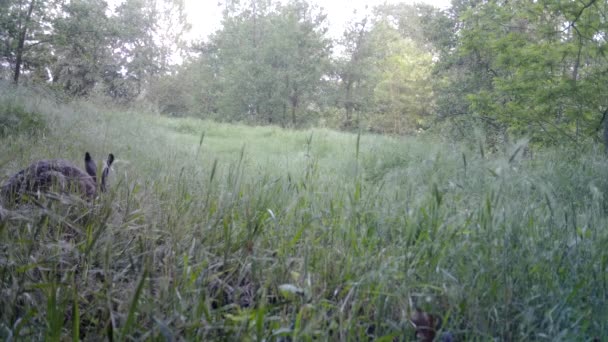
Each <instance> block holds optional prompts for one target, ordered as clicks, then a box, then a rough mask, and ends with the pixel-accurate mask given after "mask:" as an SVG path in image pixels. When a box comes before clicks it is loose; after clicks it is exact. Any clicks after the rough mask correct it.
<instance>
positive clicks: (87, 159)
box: [84, 152, 97, 181]
mask: <svg viewBox="0 0 608 342" xmlns="http://www.w3.org/2000/svg"><path fill="white" fill-rule="evenodd" d="M84 168H85V169H86V170H87V173H88V174H89V176H91V177H93V179H94V180H95V181H97V165H95V161H93V158H91V155H90V154H89V152H86V153H85V154H84Z"/></svg>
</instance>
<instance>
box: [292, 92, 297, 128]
mask: <svg viewBox="0 0 608 342" xmlns="http://www.w3.org/2000/svg"><path fill="white" fill-rule="evenodd" d="M297 107H298V98H297V97H293V98H292V99H291V124H292V125H293V127H294V128H295V127H296V108H297Z"/></svg>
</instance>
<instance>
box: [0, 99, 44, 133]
mask: <svg viewBox="0 0 608 342" xmlns="http://www.w3.org/2000/svg"><path fill="white" fill-rule="evenodd" d="M45 128H46V122H45V121H44V118H43V117H42V115H41V114H39V113H36V112H29V111H27V110H26V109H25V108H24V107H23V106H22V105H19V104H16V103H13V102H5V103H0V138H5V137H8V136H11V135H19V134H22V133H26V134H31V135H33V134H35V133H38V132H40V131H44V130H45Z"/></svg>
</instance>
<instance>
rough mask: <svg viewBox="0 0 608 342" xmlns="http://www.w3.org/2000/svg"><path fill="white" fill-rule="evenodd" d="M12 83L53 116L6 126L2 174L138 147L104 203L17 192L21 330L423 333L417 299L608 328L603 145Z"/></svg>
mask: <svg viewBox="0 0 608 342" xmlns="http://www.w3.org/2000/svg"><path fill="white" fill-rule="evenodd" d="M5 90H6V89H4V88H3V89H2V98H0V101H5V102H6V101H11V103H17V104H19V105H20V106H21V107H22V108H24V110H26V111H28V112H31V113H39V114H40V115H42V117H44V118H45V127H46V129H45V131H44V134H39V135H37V136H36V137H31V135H28V134H25V133H24V134H18V135H17V136H11V137H10V138H2V139H1V140H0V181H4V180H6V179H7V178H8V177H9V176H10V174H11V173H13V172H16V171H18V170H19V169H20V168H23V167H25V166H26V165H28V164H29V163H30V162H31V161H32V160H34V159H38V158H48V157H54V158H56V157H60V158H66V159H71V160H73V161H75V162H77V163H78V164H80V163H82V159H83V155H84V151H89V152H91V153H92V154H93V155H94V156H96V157H98V158H102V157H103V156H105V155H107V153H108V152H112V153H114V154H115V155H116V157H117V159H118V160H117V161H116V162H115V165H114V174H113V176H112V179H111V183H112V186H111V191H110V192H109V193H107V194H105V196H103V197H102V198H100V199H98V200H97V201H96V202H95V203H93V204H91V205H87V204H83V203H79V202H78V201H66V200H64V201H56V200H52V199H45V198H44V197H43V198H41V199H40V200H39V201H38V203H37V204H36V205H26V206H20V207H13V206H7V205H6V204H4V206H5V211H6V213H5V215H4V217H3V218H2V221H0V306H1V307H2V308H3V310H0V337H1V338H2V339H26V340H30V339H45V338H46V339H50V340H59V339H61V340H65V339H68V338H70V337H71V338H75V339H78V338H81V339H89V340H98V339H102V338H108V337H109V336H112V337H113V338H116V339H128V340H132V339H136V340H140V339H155V340H156V339H158V340H161V339H169V340H173V339H177V340H179V339H186V340H214V339H222V340H277V341H278V340H282V341H284V340H288V339H293V340H310V339H314V338H320V339H321V340H327V339H329V340H363V339H368V338H372V339H381V340H388V341H390V340H393V339H396V340H412V339H414V328H413V327H412V325H411V324H410V322H409V318H410V314H411V312H412V311H413V306H416V307H419V308H421V309H422V310H424V311H426V312H431V313H434V314H436V315H439V316H441V317H442V322H443V323H442V329H443V331H445V332H448V331H449V333H450V334H451V335H452V336H453V337H454V338H456V339H457V340H488V339H500V340H530V339H534V340H591V339H593V338H596V337H598V338H601V337H602V336H608V323H607V322H608V319H607V318H608V312H607V310H608V309H606V302H607V301H606V300H607V295H608V292H607V291H608V276H607V272H606V271H607V267H608V250H607V249H606V248H605V246H607V245H608V231H607V230H606V227H607V219H606V218H607V216H606V209H607V208H606V204H605V199H604V194H605V193H606V191H608V179H607V177H606V176H605V170H606V168H607V166H608V163H606V161H605V156H603V155H602V154H601V153H598V152H594V151H593V150H592V149H590V150H589V151H583V152H582V151H568V150H562V151H548V152H543V153H537V154H536V155H535V156H534V158H522V156H521V150H517V146H515V147H513V148H511V149H510V150H509V151H507V152H506V153H504V155H503V154H495V155H491V156H489V155H488V154H487V153H482V151H480V150H476V151H470V150H467V149H465V148H461V147H459V146H454V145H451V144H446V143H443V142H441V141H439V140H436V139H432V138H430V137H425V138H420V139H409V138H408V139H393V138H389V137H382V136H372V135H363V136H361V137H357V136H356V135H350V134H344V133H337V132H333V131H329V130H323V129H315V130H308V131H289V130H283V129H279V128H276V127H248V126H240V125H226V124H217V123H213V122H206V121H198V120H194V119H170V118H164V117H159V116H156V115H153V114H146V113H137V112H130V111H120V110H104V109H101V108H100V107H97V106H95V105H92V104H90V103H86V102H77V103H72V104H58V103H56V102H54V101H52V100H50V99H48V98H46V97H40V96H33V95H32V94H31V93H29V92H27V91H24V90H21V91H19V92H16V91H14V90H10V91H9V90H6V91H5ZM33 99H36V100H33ZM482 154H483V155H482Z"/></svg>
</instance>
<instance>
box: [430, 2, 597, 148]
mask: <svg viewBox="0 0 608 342" xmlns="http://www.w3.org/2000/svg"><path fill="white" fill-rule="evenodd" d="M463 3H466V1H465V2H463ZM470 3H471V6H470V7H468V8H466V9H462V10H461V12H459V13H458V22H459V25H460V27H462V29H461V30H459V32H458V37H459V38H458V43H457V45H456V48H455V49H453V53H452V54H451V56H449V55H448V57H447V58H446V59H444V63H443V65H442V67H447V68H449V69H450V71H448V73H446V74H445V75H446V76H447V77H448V83H447V84H448V85H447V87H444V88H443V89H442V90H440V92H443V93H444V94H446V95H448V96H449V95H450V94H452V96H449V97H448V96H446V95H444V98H445V99H446V100H448V101H442V102H441V104H440V105H442V106H443V107H444V108H443V110H444V112H445V113H446V114H445V115H446V116H447V115H450V114H473V115H474V116H475V117H477V118H481V119H482V120H484V121H485V122H492V123H493V124H495V125H503V127H504V133H507V134H508V135H511V136H513V137H521V136H529V137H530V138H531V139H532V141H533V142H538V143H543V144H547V143H550V144H556V143H558V144H560V143H564V142H572V141H580V140H584V139H587V138H588V137H593V136H594V135H595V133H596V132H597V130H598V129H599V128H600V127H599V122H600V120H601V118H602V113H603V112H604V111H605V110H606V108H608V102H606V101H607V100H606V97H605V96H599V97H598V95H599V94H604V93H606V91H607V90H608V88H607V86H606V84H608V83H607V81H608V80H607V79H606V72H605V65H606V58H605V56H604V50H605V49H606V43H607V42H606V39H605V37H603V35H604V33H605V32H606V30H607V29H608V26H607V25H608V18H606V13H607V12H606V6H607V5H606V3H605V2H596V1H590V2H589V3H588V4H586V3H584V2H578V3H563V2H553V1H544V2H526V1H515V2H506V1H505V2H502V1H491V2H487V3H480V4H477V3H476V2H470ZM458 9H459V8H455V9H454V11H456V10H458ZM452 63H453V64H452ZM463 85H464V86H463ZM457 88H460V89H461V90H457ZM454 94H456V95H457V96H453V95H454ZM450 99H451V100H450ZM455 103H459V104H456V105H455ZM454 108H456V109H457V110H459V111H460V112H456V113H454ZM450 111H452V113H450Z"/></svg>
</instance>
